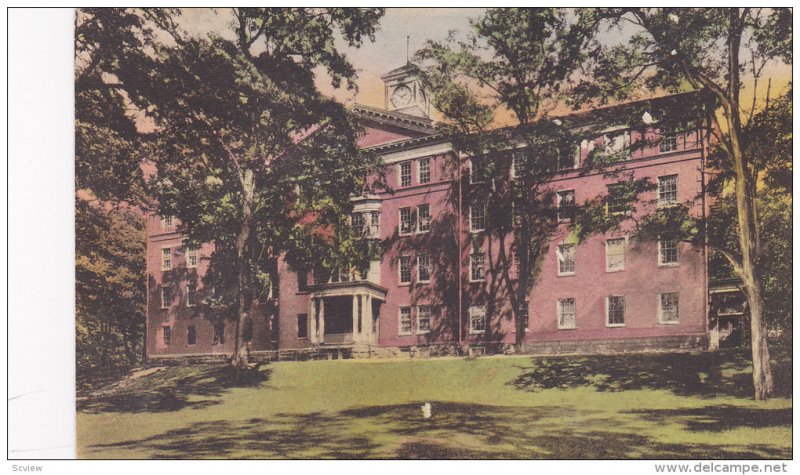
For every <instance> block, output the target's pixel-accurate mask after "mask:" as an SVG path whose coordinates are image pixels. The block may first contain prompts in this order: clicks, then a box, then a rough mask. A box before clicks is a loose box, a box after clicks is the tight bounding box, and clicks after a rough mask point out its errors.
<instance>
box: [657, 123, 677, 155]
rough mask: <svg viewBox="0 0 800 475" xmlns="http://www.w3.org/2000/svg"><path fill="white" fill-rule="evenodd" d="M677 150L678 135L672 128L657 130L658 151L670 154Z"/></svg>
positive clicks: (664, 127)
mask: <svg viewBox="0 0 800 475" xmlns="http://www.w3.org/2000/svg"><path fill="white" fill-rule="evenodd" d="M677 149H678V134H677V133H676V132H675V129H674V128H673V127H669V126H662V127H661V129H660V130H659V139H658V151H659V152H661V153H666V152H672V151H674V150H677Z"/></svg>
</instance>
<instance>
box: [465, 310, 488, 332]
mask: <svg viewBox="0 0 800 475" xmlns="http://www.w3.org/2000/svg"><path fill="white" fill-rule="evenodd" d="M468 316H469V333H470V335H480V334H483V333H486V327H487V326H488V322H487V321H486V306H485V305H470V306H469V311H468ZM475 317H483V330H476V329H475V328H474V327H473V325H472V323H473V318H475Z"/></svg>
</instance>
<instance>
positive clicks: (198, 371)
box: [77, 365, 272, 413]
mask: <svg viewBox="0 0 800 475" xmlns="http://www.w3.org/2000/svg"><path fill="white" fill-rule="evenodd" d="M271 371H272V370H271V369H267V370H264V369H261V370H259V369H258V368H256V369H251V370H247V371H244V372H241V373H237V372H236V371H234V370H232V369H231V368H230V367H229V366H227V365H193V366H173V367H169V368H167V369H165V370H163V371H160V372H158V373H155V374H153V375H150V376H148V377H146V378H141V380H134V381H131V382H130V383H128V384H123V385H120V386H118V387H116V388H114V389H113V390H111V391H97V392H95V393H92V394H90V395H89V396H87V397H84V398H80V399H79V400H78V403H77V408H78V410H79V411H82V412H86V413H101V412H128V413H139V412H168V411H179V410H181V409H184V408H186V407H191V408H193V409H199V408H203V407H207V406H212V405H215V404H219V401H217V400H215V399H199V398H201V397H206V398H216V397H218V396H220V395H222V394H223V393H224V392H225V391H227V390H228V389H230V388H235V387H257V386H259V385H261V384H262V383H264V382H266V381H268V380H269V376H270V373H271Z"/></svg>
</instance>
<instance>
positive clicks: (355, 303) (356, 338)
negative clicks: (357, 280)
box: [353, 294, 359, 343]
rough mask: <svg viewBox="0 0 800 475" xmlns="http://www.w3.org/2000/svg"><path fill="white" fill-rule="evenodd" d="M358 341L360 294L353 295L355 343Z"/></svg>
mask: <svg viewBox="0 0 800 475" xmlns="http://www.w3.org/2000/svg"><path fill="white" fill-rule="evenodd" d="M358 341H359V335H358V294H356V295H353V342H354V343H355V342H358Z"/></svg>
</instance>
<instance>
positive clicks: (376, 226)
mask: <svg viewBox="0 0 800 475" xmlns="http://www.w3.org/2000/svg"><path fill="white" fill-rule="evenodd" d="M380 234H381V212H380V211H370V212H369V237H371V238H376V237H378V236H380Z"/></svg>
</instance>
